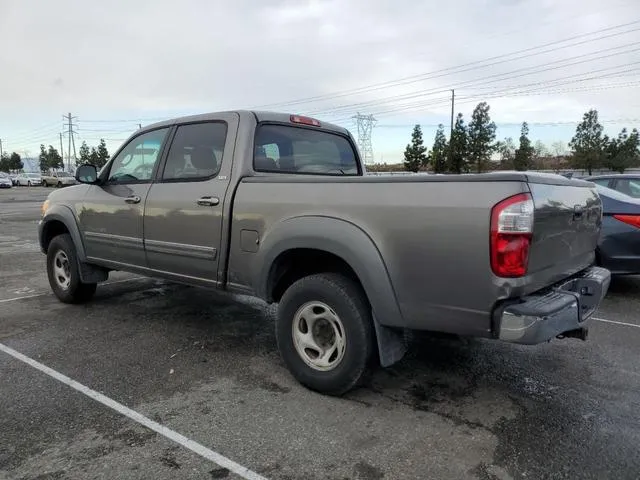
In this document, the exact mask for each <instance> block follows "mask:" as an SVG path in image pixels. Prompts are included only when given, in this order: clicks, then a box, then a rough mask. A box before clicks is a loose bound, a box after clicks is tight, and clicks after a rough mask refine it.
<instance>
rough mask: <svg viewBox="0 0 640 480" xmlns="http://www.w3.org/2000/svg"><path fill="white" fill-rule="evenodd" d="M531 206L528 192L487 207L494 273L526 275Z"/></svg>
mask: <svg viewBox="0 0 640 480" xmlns="http://www.w3.org/2000/svg"><path fill="white" fill-rule="evenodd" d="M533 210H534V205H533V199H532V198H531V195H530V194H528V193H520V194H518V195H514V196H513V197H509V198H507V199H505V200H502V201H501V202H500V203H498V204H497V205H496V206H494V207H493V209H492V210H491V240H490V242H491V244H490V250H491V269H492V270H493V273H494V274H495V275H497V276H498V277H511V278H512V277H522V276H524V275H526V273H527V265H528V263H529V246H530V245H531V236H532V234H533Z"/></svg>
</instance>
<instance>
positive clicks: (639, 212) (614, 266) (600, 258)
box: [589, 179, 640, 275]
mask: <svg viewBox="0 0 640 480" xmlns="http://www.w3.org/2000/svg"><path fill="white" fill-rule="evenodd" d="M589 180H591V179H589ZM591 181H593V180H591ZM596 188H597V190H598V194H599V195H600V198H601V199H602V228H601V230H600V239H599V242H598V249H597V251H596V258H597V262H598V265H600V266H602V267H604V268H606V269H608V270H610V271H611V274H612V275H634V274H640V198H634V197H632V196H630V195H627V194H625V193H622V192H619V191H616V190H613V189H611V188H609V187H606V186H602V184H601V183H596Z"/></svg>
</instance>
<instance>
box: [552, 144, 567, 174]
mask: <svg viewBox="0 0 640 480" xmlns="http://www.w3.org/2000/svg"><path fill="white" fill-rule="evenodd" d="M565 152H566V149H565V144H564V143H563V142H560V141H558V142H553V143H552V144H551V153H552V155H553V159H554V162H553V163H554V168H553V169H554V170H555V171H556V173H557V172H559V171H560V162H561V161H562V157H563V156H564V154H565Z"/></svg>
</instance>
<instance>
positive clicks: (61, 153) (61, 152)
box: [60, 132, 68, 171]
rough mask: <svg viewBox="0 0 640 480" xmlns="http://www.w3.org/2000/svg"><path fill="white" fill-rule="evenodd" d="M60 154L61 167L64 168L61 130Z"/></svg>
mask: <svg viewBox="0 0 640 480" xmlns="http://www.w3.org/2000/svg"><path fill="white" fill-rule="evenodd" d="M60 156H61V157H62V169H63V170H64V150H63V149H62V132H60ZM67 171H68V170H67Z"/></svg>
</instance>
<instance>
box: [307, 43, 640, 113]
mask: <svg viewBox="0 0 640 480" xmlns="http://www.w3.org/2000/svg"><path fill="white" fill-rule="evenodd" d="M634 45H640V42H635V43H633V44H630V45H624V47H628V46H634ZM617 48H620V47H614V48H608V49H604V50H601V51H598V52H594V53H603V52H605V51H611V50H613V49H617ZM637 51H640V47H639V48H634V49H631V50H626V51H623V52H617V53H609V54H607V55H601V56H599V57H595V58H586V59H585V58H584V57H587V56H589V55H593V53H589V54H582V55H576V56H574V57H569V58H566V59H562V60H555V61H553V62H548V63H544V64H539V65H532V66H529V67H522V68H517V69H515V70H511V71H509V72H504V73H496V74H493V75H488V76H484V77H480V78H475V79H473V80H466V81H464V82H461V83H457V84H450V85H448V86H447V87H446V88H443V87H437V88H431V89H427V90H422V91H418V92H411V93H405V94H400V95H392V96H389V97H383V98H380V99H376V100H368V101H365V102H356V103H351V104H346V105H342V106H337V107H332V108H327V109H320V110H315V111H311V112H308V114H309V115H319V114H331V113H336V112H338V113H341V112H342V111H343V110H347V111H349V110H353V109H356V108H370V107H372V106H376V105H380V104H384V103H389V102H392V101H394V100H409V99H412V98H418V97H424V96H428V95H436V94H438V93H445V92H449V91H450V89H451V88H456V89H460V88H462V87H476V86H477V85H474V84H475V83H478V82H479V85H487V84H493V83H497V82H499V81H504V80H512V79H514V78H520V77H525V76H529V75H536V74H539V73H543V72H548V71H552V70H558V69H563V68H567V67H573V66H576V65H581V64H584V63H588V62H592V61H594V60H601V59H609V58H611V57H614V56H618V55H624V54H627V53H633V52H637ZM579 58H583V59H582V60H579V61H575V62H571V63H566V64H564V65H556V64H558V63H562V62H567V61H568V60H575V59H579ZM637 63H640V62H635V63H630V64H629V63H626V64H623V65H619V66H617V67H608V69H611V68H621V67H624V66H628V65H635V64H637ZM542 67H543V68H542ZM527 70H532V71H527ZM587 73H588V72H587ZM513 74H517V75H513ZM487 80H489V81H487Z"/></svg>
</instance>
